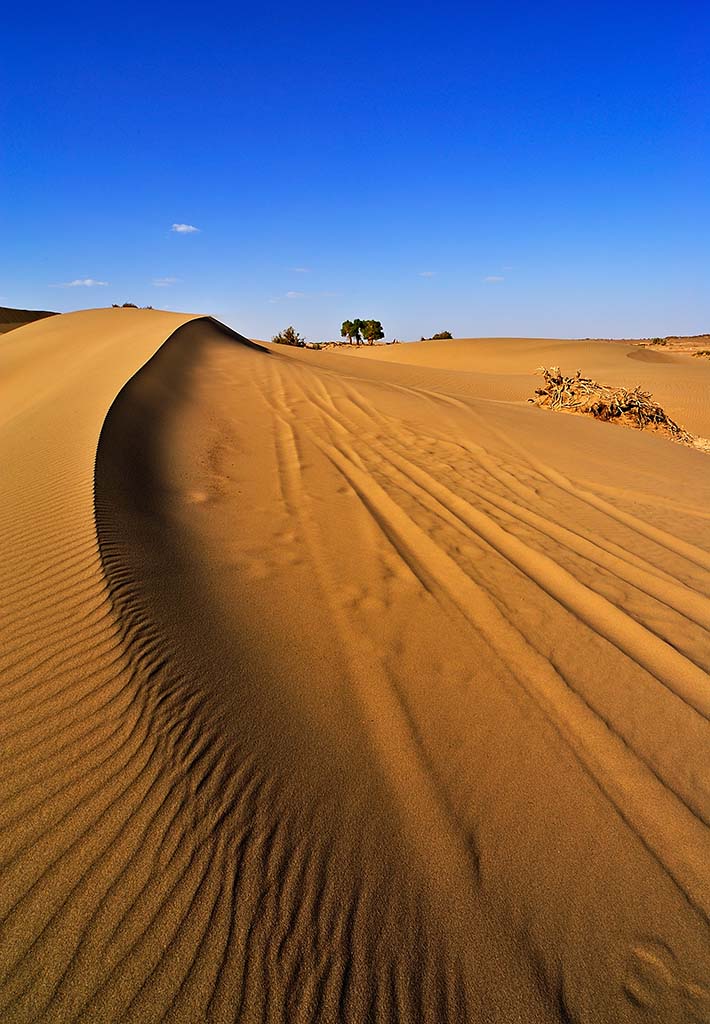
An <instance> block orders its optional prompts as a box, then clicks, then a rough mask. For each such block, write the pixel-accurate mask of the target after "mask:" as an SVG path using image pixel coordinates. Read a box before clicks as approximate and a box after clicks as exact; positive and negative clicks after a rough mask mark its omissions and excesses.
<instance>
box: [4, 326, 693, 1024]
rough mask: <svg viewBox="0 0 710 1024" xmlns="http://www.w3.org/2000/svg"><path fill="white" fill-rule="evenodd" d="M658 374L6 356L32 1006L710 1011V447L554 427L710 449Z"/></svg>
mask: <svg viewBox="0 0 710 1024" xmlns="http://www.w3.org/2000/svg"><path fill="white" fill-rule="evenodd" d="M571 344H574V345H576V346H577V347H576V348H575V349H574V352H573V353H572V354H570V351H569V346H570V345H571ZM585 346H586V347H585ZM630 349H631V347H630V346H629V351H628V352H627V351H626V349H625V347H624V346H620V347H618V348H617V347H615V346H610V345H606V346H604V345H603V344H600V343H592V342H590V343H581V342H580V343H563V342H553V341H523V340H520V339H517V340H515V339H512V340H505V341H492V340H489V341H477V342H441V343H430V344H422V345H415V346H404V345H402V346H391V347H389V348H378V349H371V350H368V352H366V353H358V354H357V355H354V354H353V355H351V354H344V353H343V352H341V351H337V352H310V351H303V350H293V351H291V350H287V349H283V348H279V347H277V346H260V345H256V344H253V343H251V342H248V341H247V340H246V339H244V338H241V337H240V336H238V335H235V334H234V333H233V332H230V331H228V330H227V329H225V328H223V327H221V325H219V324H217V323H216V322H215V321H214V320H211V319H209V318H193V317H190V316H185V315H178V314H170V313H161V312H157V311H149V310H132V309H125V310H124V309H116V310H99V311H89V312H82V313H74V314H66V315H62V316H56V317H51V318H49V319H46V320H43V321H40V322H37V323H34V324H30V325H28V326H25V327H22V328H20V329H19V330H16V331H13V332H11V333H9V334H8V335H7V336H5V337H3V338H2V339H1V340H0V389H1V394H0V446H1V447H0V451H1V455H2V464H3V480H2V484H3V486H2V491H1V492H0V503H1V508H0V531H1V537H2V552H3V557H2V566H1V576H0V608H1V609H2V615H1V619H0V708H1V714H0V737H1V738H0V864H2V871H1V872H0V1020H2V1021H3V1022H9V1024H19V1022H23V1024H25V1022H26V1024H30V1022H43V1024H45V1022H46V1024H49V1022H52V1024H65V1022H82V1024H83V1022H87V1024H89V1022H90V1024H94V1022H116V1024H119V1022H120V1024H124V1022H135V1024H142V1022H157V1021H165V1022H171V1024H173V1022H174V1024H177V1022H181V1024H182V1022H184V1024H194V1022H201V1021H209V1022H213V1021H214V1022H231V1021H246V1022H254V1024H257V1022H287V1024H290V1022H293V1024H301V1022H311V1021H314V1022H315V1021H317V1022H321V1021H324V1022H345V1021H347V1022H358V1024H359V1022H378V1024H380V1022H382V1024H386V1022H411V1024H415V1022H416V1024H443V1022H476V1024H479V1022H480V1024H490V1022H500V1024H516V1022H520V1024H528V1022H530V1024H535V1022H547V1021H553V1022H574V1024H582V1022H584V1024H587V1022H600V1024H605V1022H614V1024H616V1022H639V1024H641V1022H644V1024H647V1022H654V1024H682V1022H696V1024H697V1022H704V1024H707V1021H708V1020H710V990H709V986H710V970H709V965H710V930H709V928H708V915H709V913H710V841H709V840H710V831H709V830H708V816H709V815H710V773H709V771H708V749H709V747H708V740H709V738H710V729H709V728H708V721H707V719H708V712H709V711H710V685H709V683H708V669H709V668H710V630H709V627H710V586H709V581H710V461H709V460H708V457H707V455H705V454H703V453H702V452H699V451H695V450H692V449H689V448H685V447H682V446H680V445H676V444H672V443H670V442H668V441H666V440H664V439H663V438H661V437H658V436H652V435H648V434H646V433H644V432H638V431H631V430H623V429H618V428H615V427H613V426H610V425H608V424H604V423H598V422H595V421H593V420H590V419H586V418H583V417H572V416H564V415H558V414H555V413H550V412H545V411H542V410H540V409H538V408H536V407H534V406H531V405H529V404H528V403H527V398H528V397H530V395H531V394H532V393H533V390H534V387H535V383H536V378H535V377H534V376H533V374H532V371H533V370H534V369H535V367H537V366H539V365H541V364H546V365H551V364H554V365H561V366H562V367H563V368H564V369H565V370H568V371H570V372H572V371H574V370H575V369H576V368H577V366H579V367H581V368H582V369H583V371H584V372H585V373H589V374H591V375H593V376H595V377H596V378H598V379H603V380H605V381H609V382H611V383H615V384H616V383H618V384H620V385H624V386H626V385H629V386H633V385H635V384H641V385H643V386H644V387H647V388H648V390H650V391H652V392H653V394H654V395H655V397H656V398H657V399H658V401H659V402H661V403H662V404H663V406H664V408H666V409H667V411H668V413H669V415H671V416H673V418H674V419H676V420H678V421H679V422H680V423H682V424H683V426H685V427H686V428H687V429H689V430H692V431H693V432H695V433H698V434H701V435H703V436H710V399H709V390H708V383H710V365H706V364H704V363H703V361H702V360H698V359H693V358H692V357H690V356H684V355H675V354H674V355H665V354H662V353H658V354H656V353H651V357H654V358H651V357H648V358H644V357H643V356H644V351H645V350H643V351H640V350H638V349H634V350H633V351H634V352H635V353H637V355H635V356H634V355H632V354H631V351H630ZM657 355H658V356H661V355H664V358H660V359H659V358H655V357H656V356H657Z"/></svg>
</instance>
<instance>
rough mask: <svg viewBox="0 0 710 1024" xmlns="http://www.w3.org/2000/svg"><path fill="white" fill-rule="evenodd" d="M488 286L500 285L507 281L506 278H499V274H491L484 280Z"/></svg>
mask: <svg viewBox="0 0 710 1024" xmlns="http://www.w3.org/2000/svg"><path fill="white" fill-rule="evenodd" d="M483 280H484V281H486V282H487V283H488V284H500V282H501V281H505V278H504V277H499V276H498V275H497V274H489V275H488V277H484V278H483Z"/></svg>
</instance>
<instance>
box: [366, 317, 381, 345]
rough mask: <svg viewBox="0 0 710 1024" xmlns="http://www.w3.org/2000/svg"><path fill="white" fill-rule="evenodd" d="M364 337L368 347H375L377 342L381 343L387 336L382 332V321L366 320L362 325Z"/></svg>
mask: <svg viewBox="0 0 710 1024" xmlns="http://www.w3.org/2000/svg"><path fill="white" fill-rule="evenodd" d="M362 336H363V338H364V339H365V341H366V342H367V343H368V345H374V344H375V342H376V341H381V340H382V338H384V336H385V332H384V331H383V330H382V324H381V323H380V321H379V320H365V322H364V323H363V324H362Z"/></svg>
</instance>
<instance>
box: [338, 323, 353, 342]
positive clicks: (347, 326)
mask: <svg viewBox="0 0 710 1024" xmlns="http://www.w3.org/2000/svg"><path fill="white" fill-rule="evenodd" d="M340 337H341V338H347V339H348V341H349V342H350V344H351V345H352V343H353V338H354V337H355V325H354V324H353V322H352V320H343V326H342V327H341V328H340Z"/></svg>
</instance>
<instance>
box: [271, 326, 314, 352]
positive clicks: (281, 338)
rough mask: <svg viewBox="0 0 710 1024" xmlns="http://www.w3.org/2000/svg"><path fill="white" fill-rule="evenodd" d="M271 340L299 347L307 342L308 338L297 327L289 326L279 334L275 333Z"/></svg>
mask: <svg viewBox="0 0 710 1024" xmlns="http://www.w3.org/2000/svg"><path fill="white" fill-rule="evenodd" d="M271 340H272V341H273V342H275V343H276V344H277V345H297V346H298V347H299V348H303V347H304V345H305V344H306V339H305V338H302V337H301V335H300V334H299V333H298V331H297V330H296V328H295V327H287V328H286V329H285V330H284V331H281V332H280V333H279V334H275V335H274V336H273V338H272V339H271Z"/></svg>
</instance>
